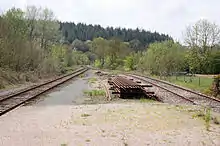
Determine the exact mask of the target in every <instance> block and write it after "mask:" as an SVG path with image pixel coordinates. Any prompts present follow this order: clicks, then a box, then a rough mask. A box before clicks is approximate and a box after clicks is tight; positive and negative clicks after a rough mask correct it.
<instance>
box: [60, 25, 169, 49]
mask: <svg viewBox="0 0 220 146" xmlns="http://www.w3.org/2000/svg"><path fill="white" fill-rule="evenodd" d="M60 30H61V32H62V36H63V41H64V42H67V43H72V42H73V41H74V40H76V39H78V40H81V41H87V40H91V41H92V40H93V39H94V38H98V37H101V38H104V39H107V40H109V39H112V38H113V37H115V38H118V39H120V40H121V41H123V42H129V44H130V47H131V48H133V49H134V50H136V51H138V50H144V49H145V48H146V47H147V46H148V45H149V44H151V43H154V42H161V41H166V40H172V38H171V37H170V36H168V35H166V34H159V33H158V32H150V31H146V30H143V29H142V30H141V29H138V28H137V29H135V30H134V29H126V28H120V27H118V28H113V27H107V28H103V27H101V26H100V25H91V24H90V25H86V24H83V23H78V24H75V23H74V22H72V23H69V22H63V23H62V22H60Z"/></svg>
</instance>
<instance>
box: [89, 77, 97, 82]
mask: <svg viewBox="0 0 220 146" xmlns="http://www.w3.org/2000/svg"><path fill="white" fill-rule="evenodd" d="M96 81H97V78H90V79H89V80H88V82H89V83H95V82H96Z"/></svg>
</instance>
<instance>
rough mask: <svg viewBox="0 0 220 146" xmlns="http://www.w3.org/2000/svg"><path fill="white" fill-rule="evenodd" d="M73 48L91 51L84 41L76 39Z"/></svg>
mask: <svg viewBox="0 0 220 146" xmlns="http://www.w3.org/2000/svg"><path fill="white" fill-rule="evenodd" d="M71 46H72V48H73V49H76V50H77V51H82V52H87V51H89V46H88V45H87V44H85V43H84V42H83V41H80V40H78V39H75V40H74V41H73V43H72V45H71Z"/></svg>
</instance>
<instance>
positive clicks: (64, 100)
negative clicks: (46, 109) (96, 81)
mask: <svg viewBox="0 0 220 146" xmlns="http://www.w3.org/2000/svg"><path fill="white" fill-rule="evenodd" d="M92 76H94V74H93V73H92V72H91V71H88V72H86V73H85V77H83V78H79V77H78V78H77V79H75V80H74V81H72V82H70V83H69V84H68V85H67V86H65V87H63V88H61V89H59V90H58V91H54V92H52V93H49V94H48V95H46V96H45V97H44V98H40V100H39V101H37V103H35V104H34V106H51V105H75V104H82V103H83V102H84V101H85V97H84V93H83V91H84V90H88V89H89V86H88V79H89V78H91V77H92Z"/></svg>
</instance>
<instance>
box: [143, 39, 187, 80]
mask: <svg viewBox="0 0 220 146" xmlns="http://www.w3.org/2000/svg"><path fill="white" fill-rule="evenodd" d="M181 54H182V47H181V45H179V44H178V43H174V42H173V41H166V42H161V43H153V44H151V45H150V46H149V48H148V49H147V53H146V56H145V57H144V64H143V66H144V68H147V69H148V70H149V71H150V72H151V73H153V74H157V75H162V76H167V75H170V74H171V73H173V72H176V71H179V70H181V68H182V67H181V64H182V61H183V60H184V59H183V55H181Z"/></svg>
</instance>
